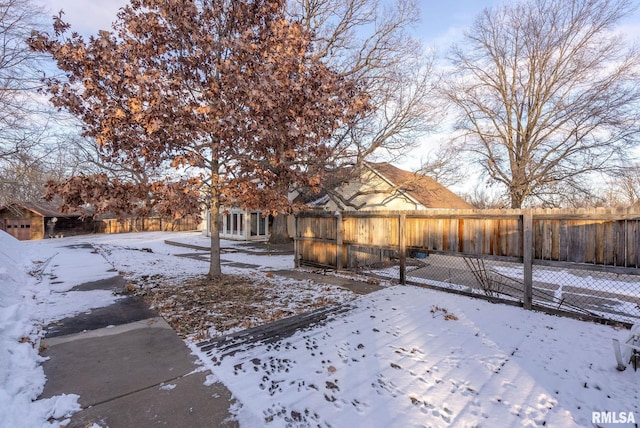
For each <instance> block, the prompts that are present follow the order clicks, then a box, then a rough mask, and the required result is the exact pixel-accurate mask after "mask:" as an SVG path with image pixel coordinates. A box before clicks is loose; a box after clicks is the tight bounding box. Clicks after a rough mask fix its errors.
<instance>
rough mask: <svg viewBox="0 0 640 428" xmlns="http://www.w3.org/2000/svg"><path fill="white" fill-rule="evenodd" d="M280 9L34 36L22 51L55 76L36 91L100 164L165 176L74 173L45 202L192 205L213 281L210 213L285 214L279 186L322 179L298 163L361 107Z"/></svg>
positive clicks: (199, 11)
mask: <svg viewBox="0 0 640 428" xmlns="http://www.w3.org/2000/svg"><path fill="white" fill-rule="evenodd" d="M284 3H285V2H284V1H283V0H240V1H238V0H211V1H205V0H131V3H130V5H128V6H126V7H124V8H123V9H122V10H121V11H120V13H119V14H118V19H117V20H116V22H115V23H114V24H113V30H112V31H100V32H99V34H98V35H97V36H95V37H90V38H89V40H88V41H85V40H84V39H83V38H82V37H81V36H79V35H78V34H75V33H71V34H69V30H70V28H69V25H68V24H66V23H65V22H63V21H62V19H61V18H60V17H56V18H54V34H53V35H48V34H42V33H37V34H34V35H33V36H32V38H31V39H30V41H29V43H30V45H31V47H32V48H33V49H35V50H36V51H42V52H47V53H49V54H51V55H52V56H53V58H54V59H55V60H56V61H57V64H58V67H59V68H60V69H61V70H62V71H63V72H64V73H65V75H66V80H64V81H63V80H59V79H49V80H48V81H47V84H48V89H49V92H50V93H51V95H52V97H51V101H52V102H53V103H54V104H55V105H56V106H58V107H60V108H63V109H67V110H69V111H70V112H72V113H73V114H75V115H77V116H78V117H80V118H81V120H82V122H83V126H84V129H83V131H84V134H85V135H86V136H87V137H90V138H95V139H96V140H97V142H98V143H99V145H100V147H101V150H102V153H103V155H105V156H107V157H110V158H111V159H112V160H122V159H125V160H126V161H127V162H128V163H129V164H130V165H131V167H132V168H134V169H136V170H140V171H144V170H146V169H155V168H159V167H162V166H167V165H168V166H170V167H172V168H173V169H172V170H171V171H172V173H171V174H170V175H169V176H168V177H167V179H165V180H156V181H155V182H154V183H143V184H140V183H137V184H136V185H135V186H131V185H129V187H127V185H125V183H114V182H105V181H104V177H101V176H87V177H82V179H78V178H72V179H70V180H69V181H67V182H65V183H60V184H58V185H57V186H53V187H52V189H53V190H54V192H55V193H58V194H60V195H61V196H63V198H64V197H65V196H71V197H72V198H71V199H69V198H67V199H66V202H67V203H71V202H73V203H74V204H77V203H80V202H91V203H93V204H95V205H97V206H98V208H99V209H100V210H109V209H110V208H111V207H112V206H118V207H120V208H121V209H122V210H125V211H126V210H130V209H132V208H134V206H135V207H138V206H140V205H143V202H150V203H152V204H157V203H158V202H159V201H164V204H163V206H164V207H165V209H166V211H167V212H174V210H176V209H178V210H181V211H184V212H194V210H196V209H197V206H196V205H197V204H196V199H195V198H194V197H193V195H194V194H199V195H204V196H205V197H204V202H205V204H206V205H207V206H208V207H209V208H210V210H211V214H212V218H213V219H216V221H212V227H211V264H210V268H209V276H219V275H220V274H221V268H220V241H219V221H218V220H217V219H218V218H219V214H220V206H221V204H223V203H226V204H227V205H229V204H240V205H243V206H245V207H256V206H258V205H260V207H261V208H264V207H266V208H268V209H270V210H271V211H273V212H286V211H288V210H290V206H289V202H288V201H287V199H286V196H285V195H286V192H283V191H282V189H283V188H286V187H289V186H293V185H295V186H305V187H311V188H314V187H318V185H319V183H320V181H321V179H322V169H321V168H314V169H310V168H308V167H307V161H308V160H309V159H311V158H318V157H322V156H325V155H326V151H327V148H326V146H325V145H324V144H323V141H326V140H327V139H328V137H329V136H330V135H331V134H332V132H333V131H334V130H335V129H336V128H337V127H339V126H342V125H343V124H344V122H346V121H349V120H352V119H353V118H354V117H355V116H356V115H358V113H359V111H361V109H363V108H365V107H366V101H365V100H364V99H362V97H361V96H360V95H359V93H358V91H357V90H356V88H355V85H354V84H353V83H352V82H350V81H348V80H346V79H344V78H343V77H340V76H339V75H338V74H336V73H334V72H332V71H331V70H330V69H329V68H327V67H326V66H325V65H323V64H322V63H321V62H320V61H319V60H318V59H317V58H316V57H314V55H313V53H312V50H311V46H310V38H309V35H308V34H307V33H306V32H305V31H304V30H303V28H302V26H301V25H299V24H297V23H292V22H289V21H288V20H287V19H286V18H285V15H284ZM122 189H128V190H127V191H122ZM195 192H197V193H195ZM129 195H135V200H134V202H135V203H134V204H133V205H134V206H132V204H130V203H126V201H127V199H128V198H129ZM167 201H168V202H167Z"/></svg>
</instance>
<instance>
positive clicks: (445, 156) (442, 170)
mask: <svg viewBox="0 0 640 428" xmlns="http://www.w3.org/2000/svg"><path fill="white" fill-rule="evenodd" d="M418 173H420V174H424V175H428V176H429V177H431V178H433V179H434V180H435V181H437V182H438V183H440V184H442V185H443V186H445V187H450V186H455V185H456V184H460V183H462V182H463V181H465V180H467V179H468V178H469V173H468V169H467V168H465V162H464V159H463V158H462V157H461V156H460V148H459V147H457V146H456V145H446V146H442V147H438V148H437V149H436V150H433V151H431V152H428V153H427V156H426V159H422V165H421V166H420V169H419V170H418Z"/></svg>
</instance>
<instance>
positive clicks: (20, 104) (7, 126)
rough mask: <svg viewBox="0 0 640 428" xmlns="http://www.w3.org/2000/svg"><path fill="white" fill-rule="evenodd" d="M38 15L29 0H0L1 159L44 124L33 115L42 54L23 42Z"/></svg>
mask: <svg viewBox="0 0 640 428" xmlns="http://www.w3.org/2000/svg"><path fill="white" fill-rule="evenodd" d="M41 17H42V10H41V9H39V8H38V7H37V6H35V5H34V4H33V3H32V2H31V1H29V0H2V1H0V161H2V160H4V159H6V158H7V157H11V156H15V155H18V154H20V153H24V152H25V151H26V150H28V149H30V148H31V147H32V146H33V145H35V144H36V143H37V142H38V140H35V138H36V137H38V136H40V135H41V129H42V126H43V124H42V123H41V121H39V120H38V119H36V118H35V117H36V116H38V115H39V114H40V113H42V112H41V111H39V109H40V108H41V107H40V106H39V105H38V103H37V102H36V101H35V100H34V99H33V95H34V94H35V89H36V88H37V87H39V86H40V85H41V83H40V80H39V77H40V76H38V70H40V69H41V64H42V63H41V61H42V58H43V57H42V55H40V54H37V53H35V52H33V51H31V50H30V49H29V46H27V44H26V39H27V38H28V37H29V35H30V34H31V31H32V30H33V29H35V28H38V27H39V25H40V22H41ZM39 122H40V123H39ZM36 128H40V129H36Z"/></svg>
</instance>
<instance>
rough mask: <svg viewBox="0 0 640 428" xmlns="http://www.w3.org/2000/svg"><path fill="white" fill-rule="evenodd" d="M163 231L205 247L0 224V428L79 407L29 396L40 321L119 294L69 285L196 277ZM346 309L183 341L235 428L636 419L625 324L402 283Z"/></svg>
mask: <svg viewBox="0 0 640 428" xmlns="http://www.w3.org/2000/svg"><path fill="white" fill-rule="evenodd" d="M165 239H172V240H182V241H183V242H193V243H196V244H199V245H202V244H203V243H204V245H206V243H207V241H206V239H204V238H202V237H201V236H200V235H198V234H194V233H171V234H168V233H155V232H154V233H138V234H123V235H98V236H84V237H75V238H64V239H57V240H45V241H36V242H22V243H20V242H18V241H15V240H14V239H12V238H10V237H9V236H8V235H6V234H4V233H3V232H0V355H1V357H0V421H2V422H0V425H2V426H11V427H20V426H26V427H38V426H50V424H49V423H48V422H47V419H48V418H49V417H51V416H53V417H56V418H60V417H63V416H64V415H65V414H71V413H72V412H73V411H75V410H77V408H78V405H77V396H60V397H54V398H52V399H47V400H36V398H37V396H38V395H39V393H40V392H41V391H42V388H43V386H44V382H45V377H44V373H43V370H42V368H41V366H40V364H41V362H42V361H41V358H40V357H39V356H38V354H37V349H38V345H39V340H40V334H41V330H40V329H41V327H42V325H43V324H46V323H47V322H50V321H51V320H54V319H59V318H60V317H63V316H65V315H69V314H73V313H76V312H79V311H84V310H87V308H88V307H96V305H98V306H100V305H107V304H109V303H110V302H112V301H113V299H115V298H117V296H113V295H105V296H99V295H97V294H79V293H81V292H74V291H70V288H71V287H72V286H73V284H79V283H82V282H86V281H91V280H95V279H100V275H107V274H112V273H114V272H115V271H118V272H121V273H122V274H123V275H125V276H130V277H136V278H144V277H145V275H148V276H149V277H151V276H153V275H159V274H162V275H169V276H172V277H174V278H181V277H183V276H184V277H187V276H193V275H194V274H198V273H205V272H206V269H207V263H206V260H204V259H202V260H198V259H194V258H185V257H176V254H184V253H189V252H191V253H197V251H194V250H189V249H186V248H181V247H172V246H168V245H166V244H165V243H164V240H165ZM85 242H91V243H92V244H93V245H94V246H95V248H96V249H97V250H98V252H99V253H100V254H102V255H103V256H104V257H105V258H106V260H107V261H108V263H109V265H107V264H105V263H106V262H104V260H103V259H101V258H100V257H98V256H97V254H95V253H91V251H92V250H91V249H90V248H86V249H84V251H86V254H85V253H84V252H83V251H79V250H80V249H82V248H81V247H78V246H79V245H82V243H85ZM231 245H237V244H234V243H231V242H225V243H224V246H231ZM147 249H148V250H151V251H148V250H147ZM65 257H87V263H86V266H87V268H86V269H85V270H83V271H81V272H62V271H60V270H56V269H55V266H56V264H57V262H59V261H60V260H63V259H64V258H65ZM223 258H224V259H225V260H226V262H225V263H224V264H223V270H224V271H225V272H227V273H245V274H246V273H248V272H247V268H246V267H245V268H243V267H240V266H239V265H238V264H237V263H245V264H250V265H254V266H255V267H252V268H250V272H249V273H251V274H256V275H258V274H264V272H265V271H268V270H273V269H284V268H291V267H292V265H293V260H292V257H291V256H279V255H247V254H244V253H240V252H239V253H227V254H224V255H223ZM27 272H31V275H28V274H27ZM52 273H55V278H54V277H52ZM282 284H283V287H286V286H288V285H287V284H288V282H287V281H286V280H284V279H283V280H282ZM82 293H89V292H82ZM88 302H91V304H88ZM349 304H350V305H352V306H353V309H351V310H350V311H348V312H346V313H343V314H341V315H339V316H337V317H336V318H335V319H334V320H332V321H329V322H327V323H326V324H325V325H321V326H316V327H315V328H313V329H311V330H306V331H299V332H297V333H296V334H294V335H293V336H291V337H289V338H286V339H283V340H282V341H281V342H279V343H271V344H265V345H258V346H254V347H246V348H244V349H240V350H239V352H236V353H235V354H233V356H224V355H221V354H219V353H218V352H217V351H216V350H215V349H214V350H213V351H210V352H209V353H203V352H201V351H199V349H198V348H197V346H196V344H194V343H188V344H189V345H190V347H191V349H192V350H193V351H194V352H195V353H197V354H198V355H199V357H200V358H201V360H202V364H203V365H205V366H207V367H209V368H210V369H211V370H212V372H213V373H214V376H216V377H217V378H218V379H219V380H221V381H222V382H223V383H224V384H225V385H226V386H227V387H228V388H229V389H230V390H231V391H232V393H233V394H234V396H235V398H236V399H237V400H238V403H240V404H239V405H238V406H237V407H236V409H235V411H236V412H237V418H238V420H239V421H240V425H241V426H243V427H262V426H265V425H267V426H274V427H276V426H277V427H280V426H309V425H311V426H316V425H317V426H333V427H353V426H371V427H388V426H398V427H400V426H402V427H404V426H425V427H426V426H429V427H437V426H501V427H502V426H551V427H556V426H559V427H569V426H587V427H593V426H634V424H633V423H630V424H629V423H627V424H607V423H602V421H603V420H608V421H609V422H612V421H621V420H622V419H625V420H627V421H628V420H629V419H634V420H635V421H638V422H640V372H634V371H633V369H628V370H626V371H624V372H618V371H616V369H615V366H616V362H615V358H614V354H613V348H612V342H611V339H613V338H617V339H619V340H625V339H626V337H627V335H628V331H626V330H624V329H616V328H612V327H608V326H602V325H597V324H592V323H587V322H580V321H576V320H571V319H565V318H559V317H553V316H549V315H545V314H541V313H536V312H527V311H524V310H522V309H519V308H516V307H510V306H505V305H499V304H491V303H488V302H485V301H481V300H474V299H471V298H467V297H462V296H457V295H453V294H446V293H441V292H436V291H433V290H427V289H422V288H418V287H411V286H406V287H400V286H394V287H389V288H386V289H383V290H382V291H379V292H376V293H373V294H370V295H367V296H361V297H359V298H357V299H355V300H352V301H351V302H350V303H349ZM593 412H595V413H593ZM603 412H609V413H603ZM594 418H595V419H594ZM593 421H596V422H595V423H593ZM597 421H601V422H597Z"/></svg>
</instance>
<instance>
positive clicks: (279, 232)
mask: <svg viewBox="0 0 640 428" xmlns="http://www.w3.org/2000/svg"><path fill="white" fill-rule="evenodd" d="M289 242H291V237H290V236H289V232H288V231H287V215H286V214H277V215H276V216H275V217H274V218H273V225H272V226H271V236H269V243H270V244H288V243H289Z"/></svg>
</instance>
